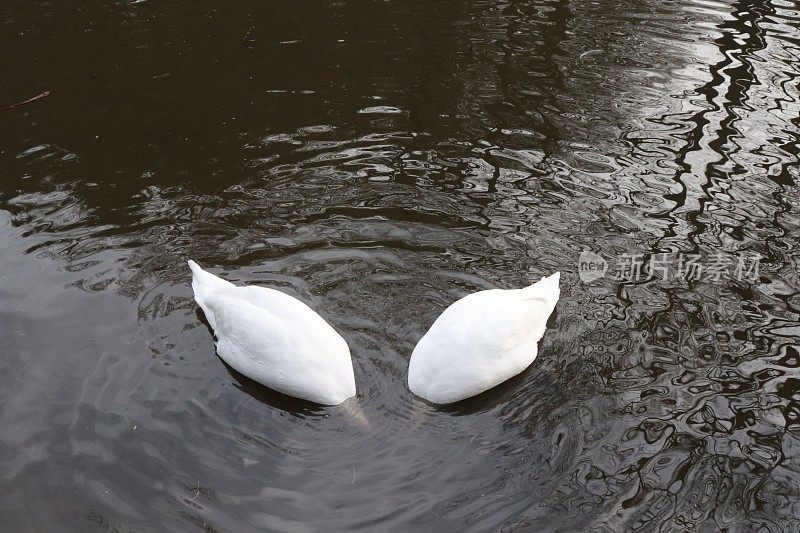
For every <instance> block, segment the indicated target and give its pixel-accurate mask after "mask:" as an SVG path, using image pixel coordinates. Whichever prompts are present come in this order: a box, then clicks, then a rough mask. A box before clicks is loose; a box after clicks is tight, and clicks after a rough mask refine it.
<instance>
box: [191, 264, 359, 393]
mask: <svg viewBox="0 0 800 533" xmlns="http://www.w3.org/2000/svg"><path fill="white" fill-rule="evenodd" d="M189 267H190V268H191V269H192V275H193V277H192V289H193V290H194V299H195V300H196V301H197V303H198V305H200V307H201V308H202V309H203V312H204V313H205V315H206V319H207V320H208V322H209V324H210V325H211V327H212V328H213V330H214V333H215V334H216V336H217V353H218V354H219V356H220V357H221V358H222V359H223V360H224V361H225V362H226V363H228V364H229V365H230V366H231V367H233V368H234V369H235V370H236V371H238V372H240V373H242V374H244V375H245V376H247V377H248V378H250V379H252V380H255V381H257V382H259V383H261V384H262V385H266V386H267V387H269V388H271V389H275V390H276V391H279V392H282V393H284V394H288V395H289V396H294V397H297V398H303V399H306V400H310V401H312V402H316V403H320V404H323V405H338V404H340V403H342V402H343V401H345V400H346V399H348V398H350V397H352V396H355V394H356V383H355V377H354V375H353V363H352V361H351V359H350V349H349V348H348V346H347V342H346V341H345V340H344V339H343V338H342V337H341V336H340V335H339V334H338V333H336V331H335V330H334V329H333V328H332V327H331V326H330V324H328V323H327V322H326V321H325V320H324V319H323V318H322V317H321V316H319V315H318V314H317V313H316V312H314V311H313V310H312V309H311V308H310V307H308V306H307V305H306V304H304V303H303V302H301V301H299V300H297V299H296V298H293V297H291V296H289V295H288V294H284V293H282V292H280V291H276V290H274V289H268V288H265V287H255V286H248V287H237V286H235V285H233V284H232V283H230V282H228V281H225V280H223V279H221V278H218V277H217V276H215V275H213V274H210V273H209V272H206V271H204V270H203V269H202V268H200V266H198V265H197V263H195V262H194V261H189Z"/></svg>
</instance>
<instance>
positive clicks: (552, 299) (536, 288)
mask: <svg viewBox="0 0 800 533" xmlns="http://www.w3.org/2000/svg"><path fill="white" fill-rule="evenodd" d="M560 279H561V273H560V272H556V273H554V274H551V275H549V276H547V277H543V278H542V279H541V280H539V281H537V282H536V283H534V284H533V285H531V286H530V287H527V288H525V289H523V291H524V294H525V297H526V298H529V299H541V300H546V301H547V302H549V303H551V304H553V305H555V303H556V302H557V301H558V299H559V297H560V296H561V290H560V289H559V281H560Z"/></svg>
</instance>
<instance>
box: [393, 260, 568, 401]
mask: <svg viewBox="0 0 800 533" xmlns="http://www.w3.org/2000/svg"><path fill="white" fill-rule="evenodd" d="M558 282H559V273H558V272H556V273H555V274H553V275H551V276H549V277H546V278H542V280H541V281H539V282H538V283H534V284H533V285H531V286H530V287H527V288H524V289H513V290H501V289H492V290H486V291H480V292H476V293H473V294H469V295H467V296H465V297H463V298H461V299H460V300H458V301H457V302H455V303H453V304H452V305H451V306H450V307H448V308H447V309H445V311H444V312H443V313H442V314H441V315H440V316H439V318H437V319H436V321H435V322H434V323H433V325H432V326H431V328H430V329H429V330H428V332H427V333H426V334H425V335H424V336H423V337H422V339H420V341H419V343H417V346H416V348H414V351H413V353H412V354H411V362H410V364H409V367H408V387H409V388H410V389H411V392H413V393H414V394H416V395H417V396H421V397H422V398H424V399H426V400H428V401H430V402H433V403H437V404H447V403H453V402H457V401H459V400H463V399H465V398H469V397H470V396H474V395H476V394H480V393H481V392H484V391H486V390H488V389H490V388H492V387H494V386H496V385H499V384H500V383H502V382H503V381H505V380H507V379H509V378H511V377H513V376H516V375H517V374H519V373H520V372H522V371H523V370H525V369H526V368H527V367H528V366H529V365H530V364H531V363H532V362H533V360H534V359H536V355H537V343H538V342H539V339H541V338H542V336H543V335H544V330H545V326H546V323H547V318H548V317H549V316H550V314H551V313H552V312H553V309H554V308H555V306H556V302H557V301H558V298H559V287H558Z"/></svg>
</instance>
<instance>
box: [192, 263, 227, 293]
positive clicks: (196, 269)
mask: <svg viewBox="0 0 800 533" xmlns="http://www.w3.org/2000/svg"><path fill="white" fill-rule="evenodd" d="M188 263H189V268H191V269H192V289H193V290H194V294H195V297H198V296H199V297H201V298H202V297H204V296H207V295H208V294H210V293H212V292H214V291H216V290H217V289H226V288H229V287H233V286H234V285H233V284H232V283H231V282H229V281H225V280H224V279H222V278H219V277H217V276H215V275H214V274H212V273H210V272H206V271H205V270H203V269H202V268H200V265H198V264H197V263H195V262H194V261H192V260H191V259H189V261H188Z"/></svg>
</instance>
